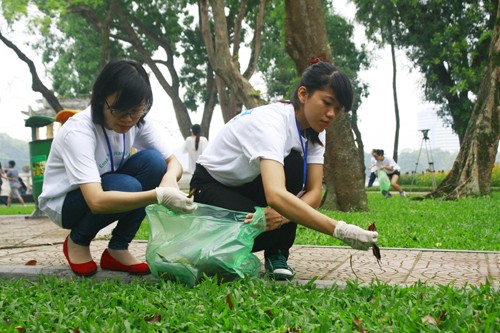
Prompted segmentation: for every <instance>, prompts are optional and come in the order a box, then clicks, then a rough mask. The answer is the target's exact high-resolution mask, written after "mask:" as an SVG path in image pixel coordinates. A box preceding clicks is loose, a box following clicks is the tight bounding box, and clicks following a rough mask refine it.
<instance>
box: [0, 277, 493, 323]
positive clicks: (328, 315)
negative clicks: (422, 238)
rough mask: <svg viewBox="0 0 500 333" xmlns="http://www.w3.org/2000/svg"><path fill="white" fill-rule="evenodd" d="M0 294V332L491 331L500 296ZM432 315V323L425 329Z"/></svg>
mask: <svg viewBox="0 0 500 333" xmlns="http://www.w3.org/2000/svg"><path fill="white" fill-rule="evenodd" d="M0 289H1V290H2V293H1V294H0V307H1V309H2V320H1V321H0V331H2V332H18V331H20V330H23V331H24V330H26V331H28V332H31V331H33V332H51V331H57V332H70V331H71V332H73V331H74V332H77V331H78V332H351V331H357V330H361V329H362V330H363V331H366V332H382V331H384V332H434V331H435V332H438V331H442V332H494V331H495V330H496V328H498V325H500V322H499V318H498V311H499V306H498V302H497V300H498V298H499V296H500V292H499V291H498V290H497V289H495V288H494V287H493V286H491V285H490V284H486V285H482V286H479V287H476V286H466V287H461V288H454V287H452V286H438V287H433V286H426V285H424V284H420V283H418V284H415V285H413V286H410V287H401V286H389V285H386V284H381V283H377V282H373V283H370V284H369V285H360V284H358V283H352V282H349V283H347V285H346V286H345V288H340V287H338V286H336V285H334V286H332V287H331V288H328V289H317V288H315V287H314V286H313V285H312V284H307V285H303V286H301V285H296V284H288V283H277V282H273V281H268V280H266V279H247V280H241V281H236V282H232V283H223V284H218V283H217V281H215V280H214V279H207V280H205V281H204V282H202V283H201V284H199V285H197V286H196V287H194V288H188V287H186V286H184V285H181V284H176V283H172V282H166V281H163V280H159V281H154V282H151V283H149V282H145V281H144V280H141V279H134V280H132V281H131V282H130V283H128V284H123V283H120V282H118V281H111V280H108V281H96V280H94V279H75V280H70V281H67V280H64V279H62V280H61V279H58V278H57V277H42V278H41V279H40V281H39V282H31V281H28V280H18V281H6V280H0ZM443 313H444V316H442V318H440V316H441V314H443ZM428 316H430V317H432V318H434V319H435V321H436V324H429V323H426V322H425V320H424V318H428Z"/></svg>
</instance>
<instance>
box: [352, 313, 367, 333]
mask: <svg viewBox="0 0 500 333" xmlns="http://www.w3.org/2000/svg"><path fill="white" fill-rule="evenodd" d="M354 325H356V328H357V329H358V332H362V333H367V332H368V331H367V330H365V329H364V328H363V327H362V326H363V323H362V322H361V320H359V319H358V317H354Z"/></svg>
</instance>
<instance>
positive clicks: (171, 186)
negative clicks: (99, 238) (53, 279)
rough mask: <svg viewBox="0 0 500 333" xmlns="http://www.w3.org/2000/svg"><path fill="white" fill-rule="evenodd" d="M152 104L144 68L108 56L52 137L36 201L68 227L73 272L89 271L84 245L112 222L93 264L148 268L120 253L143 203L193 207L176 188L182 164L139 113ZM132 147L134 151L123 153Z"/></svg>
mask: <svg viewBox="0 0 500 333" xmlns="http://www.w3.org/2000/svg"><path fill="white" fill-rule="evenodd" d="M152 104H153V94H152V91H151V85H150V82H149V78H148V75H147V73H146V71H145V70H144V68H143V67H142V66H141V65H140V64H138V63H137V62H135V61H129V60H114V61H111V62H109V63H108V64H107V65H106V66H105V67H104V69H103V70H102V72H101V73H100V74H99V76H98V78H97V80H96V81H95V83H94V86H93V89H92V99H91V105H90V106H89V107H88V108H87V109H85V110H84V111H82V112H79V113H77V114H75V115H74V116H73V117H71V118H69V120H68V121H67V122H66V123H65V124H64V125H63V126H62V127H61V128H60V129H59V131H58V133H57V136H56V137H55V138H54V141H53V143H52V147H51V150H50V154H49V157H48V160H47V165H46V170H45V175H44V183H43V189H42V193H41V195H40V197H39V204H40V208H41V209H42V210H43V211H44V212H45V213H46V214H47V215H48V216H49V217H50V218H51V219H52V221H54V222H55V223H56V224H57V225H59V226H61V227H63V228H65V229H70V230H71V232H70V234H69V236H68V237H67V238H66V240H65V241H64V245H63V252H64V255H65V257H66V259H67V260H68V263H69V265H70V267H71V269H72V270H73V271H74V272H75V273H76V274H78V275H85V276H88V275H92V274H94V273H95V272H96V271H97V265H96V263H95V262H94V261H93V259H92V256H91V253H90V248H89V246H90V243H91V241H92V239H93V238H94V237H95V236H96V234H97V233H98V232H99V230H101V229H102V228H104V227H106V226H107V225H109V224H111V223H112V222H114V221H118V223H117V225H116V227H115V228H114V230H113V232H112V236H111V239H110V241H109V243H108V248H107V249H106V250H105V251H104V252H103V254H102V256H101V261H100V265H101V268H103V269H110V270H117V271H126V272H129V273H132V274H148V273H149V272H150V271H149V267H148V265H147V264H146V263H144V262H142V263H141V262H139V260H137V259H136V258H135V257H134V256H133V255H132V254H131V253H130V252H129V251H128V246H129V243H130V242H131V241H132V239H133V238H134V236H135V234H136V232H137V230H138V229H139V227H140V224H141V222H142V220H143V219H144V217H145V215H146V213H145V210H144V207H145V206H147V205H149V204H154V203H157V202H158V203H161V204H163V205H165V206H166V207H168V208H170V209H172V210H174V211H180V212H190V211H192V210H193V209H195V207H196V206H195V205H194V204H193V202H192V200H191V199H188V198H187V196H186V195H185V194H184V193H183V192H181V191H180V190H179V187H178V183H177V181H178V180H179V179H180V177H181V174H182V167H181V164H180V163H179V162H178V160H177V159H176V157H175V156H174V155H173V153H172V152H173V147H171V146H170V145H168V139H167V138H166V137H164V136H163V131H162V130H161V129H157V128H156V127H155V126H153V123H152V122H151V121H150V120H148V119H147V117H146V115H147V113H148V111H149V110H150V109H151V105H152ZM132 148H136V149H137V150H138V152H137V153H135V154H131V153H130V152H131V149H132Z"/></svg>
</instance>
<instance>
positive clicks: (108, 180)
mask: <svg viewBox="0 0 500 333" xmlns="http://www.w3.org/2000/svg"><path fill="white" fill-rule="evenodd" d="M166 170H167V164H166V163H165V159H164V158H163V156H162V155H161V154H160V153H159V152H158V151H156V150H153V149H148V150H143V151H140V152H138V153H136V154H133V155H132V156H131V157H130V158H129V159H128V160H127V161H126V162H125V164H124V165H123V166H122V167H121V168H120V169H119V170H117V171H116V172H114V173H106V174H104V175H102V176H101V183H102V188H103V190H104V191H121V192H141V191H147V190H151V189H153V188H155V187H157V186H158V185H159V184H160V182H161V180H162V178H163V176H164V175H165V172H166ZM145 216H146V212H145V209H144V207H141V208H137V209H133V210H130V211H128V212H124V213H114V214H93V213H92V212H91V211H90V209H89V207H88V205H87V203H86V202H85V198H84V197H83V195H82V191H81V190H80V189H77V190H74V191H72V192H69V193H68V194H66V198H65V199H64V204H63V208H62V225H63V228H65V229H70V230H71V233H70V237H71V239H72V240H73V242H75V244H78V245H83V246H89V245H90V242H91V241H92V239H93V238H94V237H95V236H96V235H97V233H98V232H99V230H101V229H103V228H104V227H106V226H108V225H110V224H111V223H113V222H115V221H118V224H117V225H116V227H115V228H114V229H113V232H112V236H111V240H110V241H109V245H108V247H109V248H110V249H114V250H126V249H128V245H129V243H130V242H131V241H132V239H133V238H134V237H135V234H136V233H137V230H139V227H140V226H141V222H142V220H143V219H144V217H145Z"/></svg>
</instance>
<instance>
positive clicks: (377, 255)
mask: <svg viewBox="0 0 500 333" xmlns="http://www.w3.org/2000/svg"><path fill="white" fill-rule="evenodd" d="M368 231H377V227H376V226H375V222H373V223H372V224H370V225H369V226H368ZM372 252H373V255H374V256H375V258H377V263H378V265H379V267H380V269H382V266H381V265H380V259H382V255H381V254H380V248H379V247H378V245H377V244H373V246H372Z"/></svg>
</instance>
